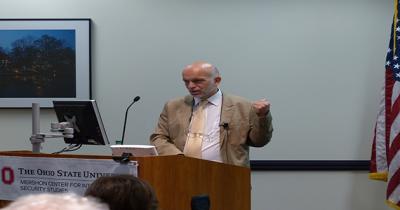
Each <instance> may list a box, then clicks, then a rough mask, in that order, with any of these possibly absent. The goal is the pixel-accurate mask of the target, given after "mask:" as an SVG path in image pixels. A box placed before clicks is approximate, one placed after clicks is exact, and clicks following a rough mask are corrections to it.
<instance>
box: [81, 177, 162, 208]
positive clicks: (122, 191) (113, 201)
mask: <svg viewBox="0 0 400 210" xmlns="http://www.w3.org/2000/svg"><path fill="white" fill-rule="evenodd" d="M85 196H93V197H95V198H98V199H100V201H102V202H104V203H107V204H108V205H109V207H110V210H156V209H157V208H158V201H157V197H156V195H155V193H154V191H153V189H152V187H151V186H150V185H149V184H147V183H146V182H145V181H143V180H141V179H139V178H137V177H135V176H132V175H117V176H104V177H100V178H98V179H96V180H95V181H94V182H93V183H92V184H91V185H90V186H89V188H88V189H87V190H86V192H85Z"/></svg>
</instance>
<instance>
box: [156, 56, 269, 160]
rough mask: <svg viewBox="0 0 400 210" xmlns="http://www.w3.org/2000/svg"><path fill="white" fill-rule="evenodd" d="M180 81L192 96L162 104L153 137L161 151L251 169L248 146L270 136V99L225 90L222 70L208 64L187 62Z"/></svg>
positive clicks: (261, 141) (267, 140)
mask: <svg viewBox="0 0 400 210" xmlns="http://www.w3.org/2000/svg"><path fill="white" fill-rule="evenodd" d="M182 79H183V82H184V83H185V86H186V88H187V90H188V91H189V93H190V95H187V96H185V97H181V98H176V99H173V100H170V101H168V102H167V103H166V104H165V105H164V109H163V111H162V113H161V114H160V118H159V121H158V124H157V127H156V129H155V132H154V133H153V134H152V135H151V136H150V142H151V143H152V144H153V145H155V146H156V148H157V151H158V153H159V154H160V155H185V156H189V157H194V158H201V159H206V160H212V161H217V162H223V163H228V164H233V165H239V166H247V167H249V146H254V147H262V146H264V145H265V144H267V143H268V142H269V141H270V139H271V137H272V130H273V128H272V117H271V113H270V103H269V102H268V101H267V100H266V99H261V100H258V101H255V102H249V101H247V100H246V99H244V98H242V97H239V96H234V95H230V94H226V93H222V91H221V90H220V89H219V88H218V86H219V84H220V82H221V76H220V74H219V71H218V69H217V68H216V67H215V66H213V65H211V64H209V63H207V62H203V61H197V62H194V63H193V64H190V65H188V66H186V67H185V68H184V69H183V71H182Z"/></svg>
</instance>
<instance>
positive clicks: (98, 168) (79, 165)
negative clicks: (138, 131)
mask: <svg viewBox="0 0 400 210" xmlns="http://www.w3.org/2000/svg"><path fill="white" fill-rule="evenodd" d="M137 165H138V164H137V162H136V161H131V162H129V163H127V164H121V163H118V162H115V161H113V160H99V159H90V160H88V159H75V158H45V157H14V156H0V178H1V179H0V200H14V199H16V198H17V197H19V196H21V195H26V194H32V193H44V192H47V193H53V192H54V193H58V192H75V193H77V194H80V195H83V193H84V192H85V190H86V189H87V187H88V186H89V184H90V183H92V182H93V181H94V180H95V179H96V178H98V177H101V176H111V175H117V174H132V175H134V176H137Z"/></svg>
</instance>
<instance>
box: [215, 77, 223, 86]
mask: <svg viewBox="0 0 400 210" xmlns="http://www.w3.org/2000/svg"><path fill="white" fill-rule="evenodd" d="M221 80H222V78H221V77H215V78H214V82H215V83H216V84H219V83H221Z"/></svg>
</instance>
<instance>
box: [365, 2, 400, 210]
mask: <svg viewBox="0 0 400 210" xmlns="http://www.w3.org/2000/svg"><path fill="white" fill-rule="evenodd" d="M398 9H399V2H398V1H397V0H396V1H395V12H394V18H393V24H392V32H391V36H390V43H389V49H388V50H387V55H386V64H385V67H386V71H385V85H384V87H383V89H382V94H381V100H380V105H379V112H378V117H377V120H376V125H375V132H374V139H373V144H372V156H371V165H370V172H371V173H370V178H371V179H377V180H384V181H387V190H386V198H387V203H388V204H389V205H390V206H392V207H394V208H396V209H399V208H400V115H399V114H400V45H399V43H400V26H399V25H400V22H399V19H398Z"/></svg>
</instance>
